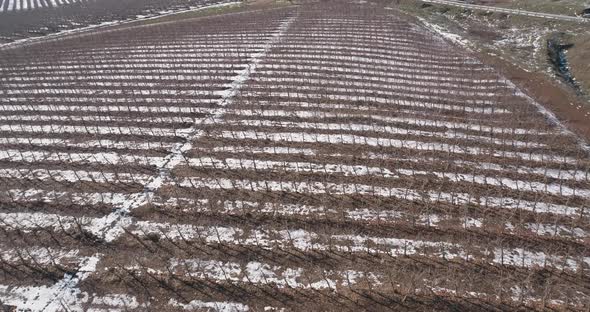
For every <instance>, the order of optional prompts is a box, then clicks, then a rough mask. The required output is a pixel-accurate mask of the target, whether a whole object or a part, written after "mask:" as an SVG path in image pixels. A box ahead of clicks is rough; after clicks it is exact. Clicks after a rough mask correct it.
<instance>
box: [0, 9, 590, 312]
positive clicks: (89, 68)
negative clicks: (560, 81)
mask: <svg viewBox="0 0 590 312" xmlns="http://www.w3.org/2000/svg"><path fill="white" fill-rule="evenodd" d="M589 170H590V155H589V148H588V146H587V145H586V143H584V142H583V141H582V140H580V139H579V138H578V137H576V136H575V135H574V134H572V133H571V132H569V131H568V130H567V128H566V127H565V126H564V125H563V124H561V123H560V122H559V121H557V120H556V119H555V117H554V116H553V115H552V113H551V112H549V111H547V110H545V109H544V108H543V107H542V106H541V105H539V104H538V103H537V102H536V101H535V100H534V99H532V98H530V97H529V96H527V95H526V94H525V93H523V92H522V91H521V90H519V89H518V88H517V87H516V86H515V85H514V84H513V83H512V82H510V81H508V80H507V79H505V78H504V77H503V75H502V74H501V73H499V72H497V71H496V70H495V69H494V68H491V67H489V66H487V65H485V64H483V63H482V62H480V61H479V60H478V59H477V58H475V57H474V56H473V55H471V54H470V53H469V51H464V50H462V49H460V48H458V47H456V46H454V45H453V44H451V43H449V42H447V41H445V40H443V39H441V38H440V36H438V35H437V34H434V33H432V32H430V31H429V30H428V29H427V28H425V27H424V26H423V25H422V24H420V23H419V22H418V21H416V20H414V19H413V18H411V17H409V16H406V15H403V14H401V13H399V12H398V11H397V10H396V8H395V7H384V6H383V5H380V4H367V3H365V4H358V3H346V2H338V1H333V2H322V3H315V4H313V3H309V4H301V5H294V6H286V7H278V8H268V9H261V10H252V11H247V12H241V13H231V14H224V15H218V16H208V17H199V18H193V19H185V20H178V21H173V22H164V23H154V24H150V25H138V26H129V27H121V28H117V29H113V30H103V31H96V32H90V33H86V34H84V35H81V36H76V37H75V38H68V37H61V38H58V39H54V40H46V41H44V42H38V43H35V44H32V45H28V46H26V47H13V48H10V49H4V50H0V233H1V235H0V250H1V252H0V307H4V308H7V309H9V311H10V309H12V308H17V309H18V310H19V311H20V310H23V311H25V310H27V309H30V310H32V311H146V310H149V311H181V310H193V311H281V310H285V311H293V310H295V311H362V310H370V311H405V310H411V311H416V310H418V311H432V310H442V311H447V310H452V311H457V310H458V311H506V310H519V309H520V310H528V309H533V310H546V309H547V310H550V309H555V310H574V311H587V309H588V306H590V278H588V276H589V274H590V215H589V211H588V209H589V204H590V173H589ZM3 305H4V306H3Z"/></svg>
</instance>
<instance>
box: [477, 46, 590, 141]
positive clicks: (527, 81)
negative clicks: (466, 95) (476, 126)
mask: <svg viewBox="0 0 590 312" xmlns="http://www.w3.org/2000/svg"><path fill="white" fill-rule="evenodd" d="M477 57H478V58H479V59H481V60H482V61H483V62H484V63H486V64H489V65H491V66H494V67H495V68H497V69H498V70H500V71H501V72H502V73H503V74H504V75H505V76H506V77H507V78H508V79H510V80H512V81H513V82H514V83H515V84H516V85H517V86H518V87H520V88H522V89H523V90H526V92H528V93H529V95H530V96H531V97H533V98H534V99H536V100H537V101H538V102H539V103H541V104H542V105H543V106H545V107H547V108H548V109H550V110H551V111H552V112H553V113H555V115H556V116H557V117H558V118H559V119H560V120H561V121H563V122H564V123H565V124H566V125H567V126H568V128H569V129H570V130H572V131H573V132H574V133H576V134H578V135H579V136H581V137H582V138H583V139H584V140H585V141H586V142H589V141H590V107H588V105H585V104H584V103H583V102H582V100H580V99H579V98H578V97H577V96H576V95H575V94H573V92H572V91H571V90H568V89H567V88H566V87H565V86H562V85H560V84H559V83H558V82H556V81H552V80H551V79H550V78H548V77H545V76H543V75H539V74H538V73H534V72H527V71H525V70H523V69H522V68H520V67H518V66H514V65H513V64H511V63H509V62H507V61H505V60H502V59H500V58H498V57H496V56H492V55H489V54H487V53H478V55H477Z"/></svg>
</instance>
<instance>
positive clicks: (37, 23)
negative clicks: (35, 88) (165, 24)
mask: <svg viewBox="0 0 590 312" xmlns="http://www.w3.org/2000/svg"><path fill="white" fill-rule="evenodd" d="M238 2H239V0H237V1H233V4H236V3H238ZM229 3H230V2H229V0H0V46H1V44H2V43H10V42H14V41H20V40H24V39H28V38H31V37H41V36H45V35H49V34H55V33H59V32H64V31H73V30H79V29H81V28H86V27H89V26H90V27H98V26H107V25H112V24H119V23H123V22H130V21H133V20H137V19H145V18H149V17H155V16H161V15H164V14H171V13H175V12H176V13H177V12H181V11H191V10H192V11H194V10H197V9H199V8H203V7H211V6H212V5H215V4H217V5H222V4H229Z"/></svg>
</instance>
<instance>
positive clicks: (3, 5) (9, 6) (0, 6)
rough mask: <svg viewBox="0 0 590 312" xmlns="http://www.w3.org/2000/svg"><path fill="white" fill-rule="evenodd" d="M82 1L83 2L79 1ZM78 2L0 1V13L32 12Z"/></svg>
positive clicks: (44, 0)
mask: <svg viewBox="0 0 590 312" xmlns="http://www.w3.org/2000/svg"><path fill="white" fill-rule="evenodd" d="M80 1H84V0H80ZM75 2H78V1H75V0H71V1H66V0H61V1H60V0H0V12H3V11H20V10H33V9H40V8H54V7H58V6H61V5H68V4H70V3H75Z"/></svg>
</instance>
